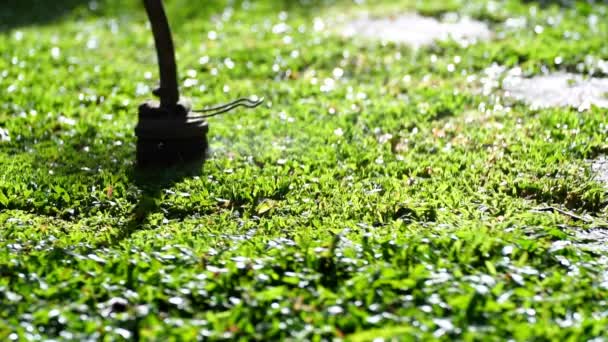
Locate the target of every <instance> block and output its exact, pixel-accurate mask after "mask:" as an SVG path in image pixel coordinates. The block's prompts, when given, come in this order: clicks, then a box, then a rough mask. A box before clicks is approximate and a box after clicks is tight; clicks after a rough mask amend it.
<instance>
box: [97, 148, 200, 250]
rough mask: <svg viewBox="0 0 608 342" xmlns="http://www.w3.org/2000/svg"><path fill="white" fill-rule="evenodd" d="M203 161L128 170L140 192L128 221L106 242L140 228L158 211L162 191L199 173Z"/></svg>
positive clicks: (111, 242) (115, 242) (126, 235)
mask: <svg viewBox="0 0 608 342" xmlns="http://www.w3.org/2000/svg"><path fill="white" fill-rule="evenodd" d="M134 155H135V151H133V157H134ZM204 162H205V159H199V160H197V161H192V162H188V163H184V164H181V165H176V166H172V167H169V168H163V169H160V168H146V169H143V168H137V167H133V168H132V169H131V170H130V171H131V172H130V179H131V181H132V182H133V184H135V185H136V186H137V187H138V188H139V189H140V190H141V194H140V195H139V198H138V200H137V204H136V205H135V207H134V209H133V210H132V211H131V213H130V214H129V221H128V222H127V223H126V224H124V225H123V226H122V227H120V229H119V230H118V231H117V233H116V234H115V235H114V236H113V238H112V240H111V241H108V242H107V244H108V245H112V246H115V245H118V244H120V243H121V242H122V241H124V240H126V239H128V238H129V237H130V236H131V235H132V234H133V233H135V232H136V231H137V230H139V229H141V227H142V226H143V225H144V224H145V223H146V222H147V220H148V217H149V216H150V215H151V214H154V213H157V212H158V211H159V209H160V202H159V201H160V198H161V195H162V191H163V190H164V189H167V188H170V187H172V186H173V185H174V184H175V183H178V182H180V181H181V180H183V179H186V178H190V177H195V176H198V175H200V174H201V172H202V170H203V164H204Z"/></svg>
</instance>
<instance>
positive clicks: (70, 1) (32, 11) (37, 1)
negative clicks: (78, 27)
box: [0, 0, 99, 31]
mask: <svg viewBox="0 0 608 342" xmlns="http://www.w3.org/2000/svg"><path fill="white" fill-rule="evenodd" d="M96 3H97V4H98V3H99V0H98V1H97V2H96ZM89 4H91V5H89ZM81 6H98V5H95V2H92V1H88V0H2V1H0V31H8V30H11V29H14V28H17V27H21V26H34V25H44V24H49V23H52V22H54V21H57V20H59V19H60V18H62V17H64V16H65V15H67V14H69V13H70V12H72V11H73V10H74V9H76V8H78V7H81Z"/></svg>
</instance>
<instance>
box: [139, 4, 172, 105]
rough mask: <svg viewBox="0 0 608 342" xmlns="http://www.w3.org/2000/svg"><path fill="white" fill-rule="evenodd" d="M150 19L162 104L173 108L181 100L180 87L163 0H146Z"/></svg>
mask: <svg viewBox="0 0 608 342" xmlns="http://www.w3.org/2000/svg"><path fill="white" fill-rule="evenodd" d="M144 6H145V8H146V12H147V13H148V19H149V20H150V24H151V25H152V33H153V34H154V43H155V44H156V53H157V55H158V65H159V74H160V88H159V89H158V90H157V95H158V96H160V105H161V107H164V108H173V107H175V106H176V105H177V103H178V102H179V89H178V85H177V67H176V63H175V48H174V47H173V39H172V38H171V29H170V28H169V21H168V20H167V15H166V14H165V9H164V7H163V3H162V1H161V0H144Z"/></svg>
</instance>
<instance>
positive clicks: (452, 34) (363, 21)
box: [342, 13, 492, 47]
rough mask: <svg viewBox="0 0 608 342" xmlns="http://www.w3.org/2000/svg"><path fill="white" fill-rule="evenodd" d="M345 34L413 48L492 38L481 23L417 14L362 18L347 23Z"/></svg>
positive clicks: (486, 27) (465, 43) (468, 42)
mask: <svg viewBox="0 0 608 342" xmlns="http://www.w3.org/2000/svg"><path fill="white" fill-rule="evenodd" d="M342 32H343V34H344V35H345V36H347V37H364V38H369V39H376V40H381V41H389V42H395V43H404V44H407V45H410V46H412V47H420V46H424V45H429V44H432V43H433V42H435V41H437V40H446V39H454V40H455V41H457V42H459V43H460V44H461V45H465V46H466V45H468V44H471V43H474V42H476V41H478V40H488V39H490V38H491V37H492V32H491V31H490V29H489V28H488V26H487V25H486V24H485V23H482V22H480V21H475V20H471V19H458V20H454V21H450V22H442V21H438V20H437V19H435V18H430V17H423V16H421V15H418V14H415V13H406V14H401V15H397V16H391V17H378V18H376V17H371V16H362V17H359V18H356V19H353V20H351V21H349V22H347V23H346V25H345V26H344V28H343V31H342Z"/></svg>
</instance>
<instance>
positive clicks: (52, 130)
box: [0, 0, 608, 341]
mask: <svg viewBox="0 0 608 342" xmlns="http://www.w3.org/2000/svg"><path fill="white" fill-rule="evenodd" d="M48 3H54V2H48ZM48 3H47V2H46V1H35V0H21V1H18V2H17V1H9V2H8V5H0V13H2V14H3V15H2V17H3V18H5V19H6V20H4V21H0V23H2V24H0V100H1V101H0V128H2V129H3V131H4V133H5V134H4V135H6V132H8V137H10V140H9V139H6V138H3V139H0V227H1V228H0V246H1V248H0V339H1V340H9V339H11V340H36V339H64V340H69V339H75V340H83V339H85V338H90V339H100V340H123V339H126V340H137V339H143V340H157V341H168V340H195V339H213V340H215V339H241V340H250V339H257V340H279V339H281V340H282V339H292V340H309V339H310V340H333V339H347V340H352V341H368V340H373V339H375V338H385V339H389V340H390V339H393V338H394V339H398V340H413V339H444V340H451V339H461V340H505V339H515V340H531V339H539V340H558V339H559V340H573V341H575V340H576V341H578V340H588V339H591V338H595V337H600V338H602V337H604V335H605V326H606V324H608V314H607V313H608V302H607V301H606V297H607V295H608V278H607V277H606V274H607V273H606V272H607V271H608V265H607V262H606V260H607V259H606V258H607V256H608V255H606V252H605V249H603V248H601V245H600V243H595V244H594V243H591V246H590V245H589V244H588V243H587V244H585V243H582V242H581V241H579V240H578V239H577V236H576V232H580V231H585V230H590V229H601V227H604V226H605V223H604V222H605V221H606V220H607V219H608V217H607V216H608V211H607V209H606V200H607V198H606V190H605V188H603V185H602V184H598V183H597V182H596V181H594V180H593V177H592V174H591V171H590V166H589V164H588V162H587V160H588V159H592V158H595V157H596V156H598V155H601V154H603V153H604V152H605V151H606V150H607V149H608V145H607V140H606V132H607V126H606V123H605V122H606V119H605V114H606V113H605V110H602V109H600V108H592V109H590V110H589V111H585V112H578V111H576V110H575V109H568V108H555V109H543V110H530V109H529V108H528V107H527V106H525V105H524V104H521V103H514V102H512V101H509V100H508V99H505V98H502V94H500V92H499V91H495V92H494V93H492V94H489V95H483V94H482V93H480V92H479V91H478V90H479V89H480V88H481V87H482V84H480V81H478V80H480V79H482V78H483V73H484V70H486V68H488V67H489V66H491V65H492V64H493V63H497V64H499V65H504V66H507V67H512V66H520V67H522V69H523V71H524V73H525V74H527V75H534V74H539V73H541V70H543V69H545V68H546V69H548V70H571V71H578V72H582V73H587V74H588V73H591V74H595V75H597V76H602V71H601V69H598V68H597V67H596V64H595V63H596V62H597V61H598V60H602V59H608V45H606V40H605V37H606V36H607V35H606V33H607V32H608V23H606V22H605V20H603V21H602V20H598V21H597V24H595V25H590V24H589V22H590V19H589V18H590V17H591V16H593V15H596V16H597V17H599V18H602V17H603V16H605V14H606V11H607V10H608V7H607V6H606V5H604V4H601V3H597V4H587V3H585V2H582V1H581V2H567V1H561V2H551V1H542V2H534V1H528V2H519V1H515V0H505V1H498V2H492V5H490V4H489V3H487V2H486V1H480V0H475V1H460V0H453V1H413V0H412V1H408V0H399V1H383V2H371V1H370V2H366V4H360V5H354V4H353V3H352V2H349V1H308V2H303V3H304V4H299V3H297V2H292V1H255V2H240V1H213V2H210V4H208V5H205V6H203V5H194V4H193V3H194V2H191V1H186V0H174V1H167V6H168V12H169V17H170V19H171V21H172V24H173V28H174V33H175V40H176V43H177V50H178V52H177V54H178V60H179V67H180V76H181V82H182V83H190V87H186V86H183V87H182V93H183V94H184V95H185V96H187V97H190V98H191V99H192V101H193V102H194V103H195V104H200V105H204V104H207V103H217V102H223V101H225V100H228V99H231V98H234V97H237V96H246V95H249V94H258V95H262V96H265V97H266V98H267V102H266V104H265V107H264V108H262V109H258V110H255V111H248V112H245V111H243V112H239V113H236V114H232V115H227V116H223V117H220V118H215V119H213V120H211V122H210V135H209V137H210V142H211V148H212V154H211V157H210V158H209V159H208V160H207V161H206V162H205V164H204V165H203V166H201V167H200V168H197V169H194V170H192V169H190V170H180V169H173V170H167V171H166V172H162V173H160V174H154V175H152V174H146V173H138V172H136V171H134V166H133V161H134V143H135V139H134V136H133V127H134V125H135V121H136V108H137V105H138V104H139V103H140V102H143V101H144V100H146V99H147V98H148V97H149V96H150V92H151V90H150V89H151V88H153V87H154V86H155V82H156V81H155V80H156V78H157V76H156V74H157V73H156V64H155V54H154V50H153V45H152V39H151V35H150V33H149V32H148V29H147V27H146V18H145V16H144V11H143V9H142V8H141V7H140V4H139V1H134V0H129V1H118V0H106V1H102V0H98V1H97V2H91V3H87V2H78V1H65V3H64V4H63V5H65V6H59V5H57V6H53V5H49V4H48ZM56 3H57V4H61V3H62V1H58V2H56ZM91 4H93V5H91ZM228 4H233V6H232V7H230V6H229V5H228ZM121 6H124V8H125V9H124V10H121ZM396 8H398V9H400V10H402V11H407V10H417V11H419V12H421V13H423V14H425V15H429V16H441V15H443V14H445V13H448V12H452V11H456V12H458V13H459V14H461V15H468V16H471V17H474V18H477V19H480V20H483V21H486V22H488V23H489V24H490V25H491V27H492V29H493V30H494V32H496V37H495V38H494V39H493V40H491V41H489V42H481V43H479V44H476V45H473V46H469V47H466V48H464V47H461V46H459V45H457V44H456V43H454V42H440V43H437V44H435V45H433V46H431V47H425V48H422V49H419V50H415V51H414V50H411V49H409V48H408V47H406V46H400V45H396V44H390V43H389V44H382V43H378V42H370V41H360V40H354V41H353V40H346V39H344V38H341V37H340V36H339V35H336V34H335V33H334V32H332V28H333V27H335V25H333V24H332V23H333V20H336V18H340V17H349V16H353V15H356V13H357V12H358V11H363V10H370V11H372V12H373V13H376V14H379V15H381V14H383V13H392V12H394V10H395V9H396ZM519 17H524V18H526V22H525V26H524V27H520V28H508V27H507V26H506V24H505V22H506V20H507V19H509V18H519ZM280 18H283V19H284V20H285V23H286V24H287V25H288V31H287V32H286V33H281V34H275V33H273V27H274V26H275V25H277V24H279V23H280V22H281V20H283V19H280ZM320 20H323V21H324V23H325V27H326V29H324V30H320V31H315V30H314V25H313V23H314V22H315V21H316V22H317V23H319V22H320ZM556 23H559V24H556ZM537 25H540V26H542V27H543V28H544V30H543V31H542V33H541V34H537V33H535V32H534V28H535V27H536V26H537ZM212 31H213V32H215V35H216V36H217V38H216V39H214V40H212V39H209V37H210V36H213V34H211V35H210V34H209V32H212ZM275 31H276V30H275ZM285 36H289V37H290V39H285ZM565 36H566V37H575V38H573V39H563V37H565ZM432 56H435V57H432ZM456 56H459V57H460V58H459V59H460V63H458V64H457V65H456V66H455V69H456V70H455V71H454V72H449V71H448V68H447V66H448V65H449V64H452V63H454V60H455V57H456ZM557 57H560V59H561V60H560V59H558V58H557ZM228 59H229V60H228ZM556 60H557V61H559V63H556ZM230 61H232V63H230ZM232 64H234V66H233V67H232V68H230V67H229V66H231V65H232ZM337 68H339V69H340V70H342V71H343V76H342V77H340V78H339V79H337V80H336V81H335V85H334V89H332V90H331V91H327V92H323V91H321V85H323V84H325V80H326V79H330V78H334V76H333V75H334V71H336V73H335V74H340V72H339V70H337ZM471 75H474V76H476V78H475V79H476V80H477V81H475V79H473V81H471V80H472V79H471V78H470V76H471ZM187 79H191V80H190V81H188V82H186V80H187ZM196 82H198V83H196ZM194 83H196V84H195V85H193V84H194ZM2 136H3V135H2V134H0V137H2ZM546 207H554V208H560V209H562V210H563V211H568V212H573V213H576V214H578V215H581V216H583V217H584V218H585V219H584V220H577V219H575V218H573V217H572V216H569V215H563V214H562V213H560V212H559V211H538V210H536V209H539V208H546Z"/></svg>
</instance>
